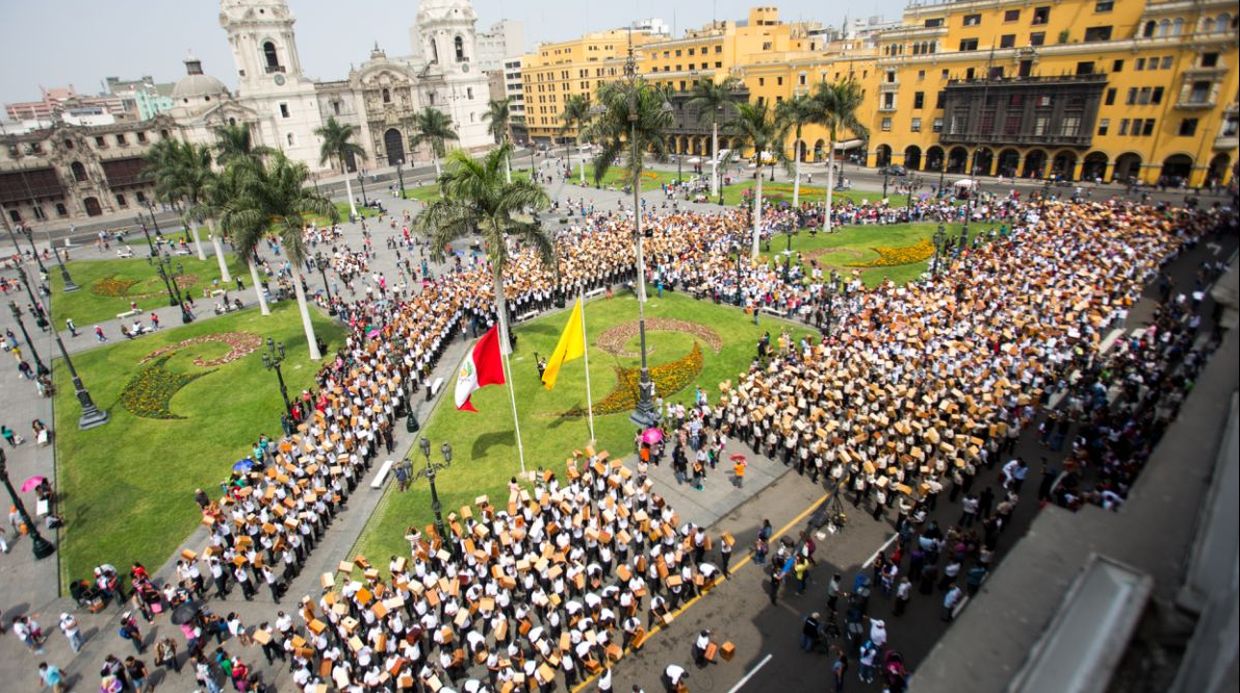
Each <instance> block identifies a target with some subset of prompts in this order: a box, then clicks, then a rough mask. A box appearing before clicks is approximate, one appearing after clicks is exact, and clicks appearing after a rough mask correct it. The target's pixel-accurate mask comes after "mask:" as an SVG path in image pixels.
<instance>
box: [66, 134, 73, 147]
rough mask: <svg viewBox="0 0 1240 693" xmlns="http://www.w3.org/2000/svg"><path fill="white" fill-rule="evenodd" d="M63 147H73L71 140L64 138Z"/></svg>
mask: <svg viewBox="0 0 1240 693" xmlns="http://www.w3.org/2000/svg"><path fill="white" fill-rule="evenodd" d="M65 149H73V140H71V139H69V138H67V137H66V138H65Z"/></svg>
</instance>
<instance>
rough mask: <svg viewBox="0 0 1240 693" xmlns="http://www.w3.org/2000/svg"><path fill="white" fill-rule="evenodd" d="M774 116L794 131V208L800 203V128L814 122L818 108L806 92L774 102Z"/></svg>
mask: <svg viewBox="0 0 1240 693" xmlns="http://www.w3.org/2000/svg"><path fill="white" fill-rule="evenodd" d="M775 118H776V119H777V120H779V121H780V122H781V123H783V126H784V127H785V128H787V129H790V130H792V131H793V133H794V137H793V138H792V157H793V161H794V162H795V163H794V164H793V166H794V172H793V177H792V206H793V207H794V208H795V207H799V206H800V205H801V151H802V143H803V140H802V139H801V130H802V129H803V128H804V127H805V126H806V125H809V124H810V123H813V122H815V120H816V119H817V118H818V110H817V108H815V105H814V99H813V97H811V96H809V95H808V94H800V95H797V96H794V97H792V98H791V99H789V100H787V101H780V102H779V103H778V104H776V105H775Z"/></svg>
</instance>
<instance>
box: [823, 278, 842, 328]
mask: <svg viewBox="0 0 1240 693" xmlns="http://www.w3.org/2000/svg"><path fill="white" fill-rule="evenodd" d="M838 282H839V275H838V274H836V273H835V270H831V274H830V275H829V276H828V278H827V326H826V330H825V331H824V334H826V335H828V336H830V334H831V318H832V316H833V315H834V313H835V292H836V290H837V288H838V287H837V283H838Z"/></svg>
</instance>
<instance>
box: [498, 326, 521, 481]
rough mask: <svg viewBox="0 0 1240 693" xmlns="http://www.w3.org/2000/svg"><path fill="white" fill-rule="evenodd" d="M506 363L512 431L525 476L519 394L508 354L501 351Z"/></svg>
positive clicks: (505, 377) (505, 374) (505, 375)
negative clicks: (519, 417) (513, 380)
mask: <svg viewBox="0 0 1240 693" xmlns="http://www.w3.org/2000/svg"><path fill="white" fill-rule="evenodd" d="M500 356H501V358H502V359H503V362H504V370H505V371H506V372H505V373H504V379H505V380H507V381H508V401H509V402H511V403H512V429H513V433H515V434H516V436H517V459H519V460H520V461H521V474H522V475H524V474H525V448H524V447H523V446H522V445H521V422H520V421H519V420H518V419H517V394H516V392H515V391H514V390H513V387H512V366H511V365H510V364H509V363H508V354H505V353H504V350H503V349H500Z"/></svg>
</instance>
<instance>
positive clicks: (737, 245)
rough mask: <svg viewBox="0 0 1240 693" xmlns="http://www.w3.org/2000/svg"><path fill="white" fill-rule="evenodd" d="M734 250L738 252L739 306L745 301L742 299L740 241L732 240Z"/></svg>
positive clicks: (737, 299) (737, 281)
mask: <svg viewBox="0 0 1240 693" xmlns="http://www.w3.org/2000/svg"><path fill="white" fill-rule="evenodd" d="M732 252H734V253H736V299H735V300H736V307H737V308H739V307H741V305H742V304H743V303H744V302H743V301H742V300H741V244H740V242H738V241H732Z"/></svg>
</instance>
